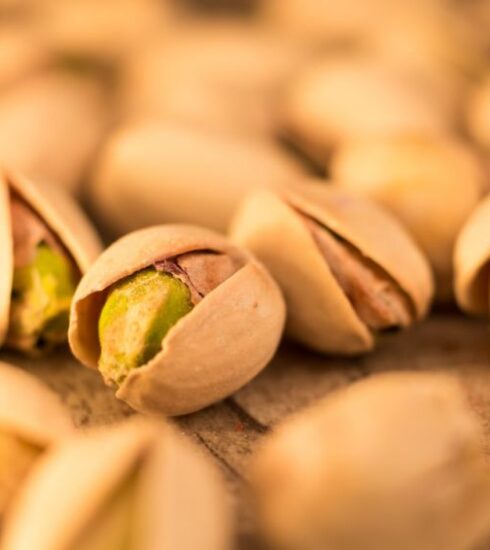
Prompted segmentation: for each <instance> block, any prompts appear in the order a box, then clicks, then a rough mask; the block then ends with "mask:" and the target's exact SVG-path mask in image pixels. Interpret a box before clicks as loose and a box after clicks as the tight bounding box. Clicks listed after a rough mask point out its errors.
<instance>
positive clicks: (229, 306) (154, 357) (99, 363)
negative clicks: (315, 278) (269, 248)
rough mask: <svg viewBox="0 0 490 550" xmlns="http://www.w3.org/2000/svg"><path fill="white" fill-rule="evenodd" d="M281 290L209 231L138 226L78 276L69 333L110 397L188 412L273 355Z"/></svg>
mask: <svg viewBox="0 0 490 550" xmlns="http://www.w3.org/2000/svg"><path fill="white" fill-rule="evenodd" d="M284 318H285V307H284V302H283V298H282V296H281V293H280V291H279V288H278V287H277V285H276V283H275V282H274V280H273V279H272V278H271V276H270V275H269V273H268V272H267V271H266V270H265V268H264V267H263V266H262V265H261V264H260V263H259V262H257V261H256V260H255V259H254V258H253V257H252V256H251V255H250V254H249V253H248V252H245V251H244V250H242V249H240V248H239V247H237V246H234V245H232V244H231V243H229V242H228V241H227V240H226V239H225V238H224V237H222V236H221V235H218V234H217V233H214V232H212V231H209V230H206V229H202V228H198V227H194V226H184V225H167V226H155V227H152V228H148V229H143V230H140V231H136V232H134V233H131V234H129V235H127V236H126V237H124V238H122V239H120V240H119V241H117V242H116V243H114V244H113V245H112V246H111V247H109V248H108V249H107V250H106V251H105V252H104V253H103V254H102V255H101V256H100V257H99V259H98V260H97V261H96V262H95V263H94V265H93V266H92V267H91V269H90V270H89V271H88V273H87V274H86V275H85V277H84V278H83V279H82V281H81V283H80V285H79V287H78V289H77V291H76V293H75V297H74V300H73V306H72V313H71V320H70V330H69V339H70V345H71V348H72V351H73V353H74V354H75V356H76V357H78V359H80V361H81V362H82V363H84V364H85V365H87V366H89V367H92V368H98V369H99V371H100V372H101V373H102V375H103V376H104V379H105V380H106V382H108V383H112V384H114V385H115V386H116V388H117V392H116V396H117V397H119V398H120V399H123V400H124V401H126V402H127V403H129V404H130V405H131V406H132V407H133V408H135V409H136V410H138V411H142V412H152V413H164V414H171V415H177V414H184V413H187V412H191V411H194V410H197V409H200V408H202V407H204V406H206V405H209V404H211V403H213V402H215V401H218V400H220V399H222V398H224V397H226V396H227V395H229V394H231V393H233V392H234V391H236V390H237V389H238V388H240V387H241V386H243V385H244V384H246V383H247V382H248V381H249V380H250V379H251V378H253V377H254V376H255V375H256V374H257V373H258V372H259V371H260V370H262V369H263V368H264V367H265V366H266V365H267V363H268V362H269V361H270V359H271V358H272V356H273V355H274V353H275V350H276V348H277V345H278V344H279V340H280V338H281V335H282V330H283V325H284Z"/></svg>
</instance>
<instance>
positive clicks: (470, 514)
mask: <svg viewBox="0 0 490 550" xmlns="http://www.w3.org/2000/svg"><path fill="white" fill-rule="evenodd" d="M482 441H483V434H482V430H481V429H480V426H479V423H478V421H477V419H476V417H474V415H473V413H472V411H471V410H470V408H469V406H468V404H467V403H466V399H465V395H464V392H463V391H462V389H461V386H460V384H459V383H458V382H457V381H456V380H455V379H453V378H452V377H450V376H446V375H442V374H433V373H408V372H406V373H388V374H381V375H375V376H372V377H370V378H368V379H367V380H364V381H361V382H357V383H355V384H352V385H351V386H349V387H348V388H346V389H342V390H339V391H337V392H335V393H334V394H332V395H331V396H328V397H327V398H326V399H324V400H322V401H320V402H319V403H317V404H316V405H314V406H313V407H312V408H310V409H307V410H305V411H303V412H300V413H299V414H298V415H297V416H296V417H294V418H292V419H290V420H286V421H285V422H284V424H283V425H282V426H279V428H278V429H277V431H276V432H275V433H274V434H273V435H272V436H270V437H269V438H268V440H266V442H265V443H264V445H263V448H262V449H259V451H258V452H257V454H256V457H255V459H254V462H253V465H252V472H251V475H250V478H251V481H252V487H253V489H254V493H253V494H254V496H255V501H254V504H255V506H256V509H257V510H258V517H259V521H260V524H261V527H262V530H263V532H264V534H265V535H266V536H267V538H268V539H269V540H270V541H271V542H272V544H273V547H274V548H278V549H282V550H286V549H287V550H317V549H319V548H322V549H324V548H325V549H326V548H328V549H329V550H354V549H358V548H363V549H366V550H393V549H394V548H397V549H399V550H414V549H415V548H417V549H418V550H434V549H436V548H441V549H442V548H444V549H445V550H470V549H474V548H475V547H476V544H477V543H479V542H481V540H482V539H484V538H485V537H486V535H488V531H489V529H490V524H489V517H490V512H489V502H490V472H489V469H488V464H487V463H486V460H485V454H484V449H483V444H482Z"/></svg>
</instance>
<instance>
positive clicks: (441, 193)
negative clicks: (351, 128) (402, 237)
mask: <svg viewBox="0 0 490 550" xmlns="http://www.w3.org/2000/svg"><path fill="white" fill-rule="evenodd" d="M330 170H331V171H330V173H331V177H332V180H333V183H335V184H336V185H338V186H339V187H341V188H343V189H346V190H348V191H349V190H351V191H354V192H357V193H360V194H361V195H364V196H366V197H368V198H371V199H373V200H375V201H376V202H378V203H379V204H381V205H382V206H384V207H386V208H387V209H388V210H390V211H391V212H392V213H393V214H394V215H395V216H396V217H397V218H398V219H399V220H401V221H402V222H403V224H404V225H405V227H406V228H407V229H408V230H409V232H410V233H411V235H412V236H413V237H414V239H415V241H416V242H417V244H418V245H419V246H420V247H421V249H422V250H423V251H424V252H425V254H426V255H427V258H428V259H429V261H430V263H431V265H432V267H433V269H434V274H435V277H436V283H437V284H436V286H437V296H438V298H439V299H442V300H444V299H446V300H447V299H450V298H451V295H452V275H453V273H452V257H453V248H454V242H455V240H456V237H457V234H458V232H459V230H460V229H461V226H462V225H463V223H464V222H465V221H466V219H467V217H468V216H469V214H470V212H471V211H472V210H473V208H474V207H475V206H476V204H477V202H478V200H479V199H480V196H481V193H482V189H483V174H482V170H481V168H480V165H479V162H478V159H477V158H476V156H475V155H474V154H473V153H472V151H471V150H470V149H469V148H467V147H466V146H465V145H464V144H463V143H461V142H458V141H456V140H453V139H451V138H448V137H440V138H436V139H434V138H429V137H422V136H394V137H389V138H378V139H373V138H371V139H364V140H356V141H354V142H350V143H346V144H345V145H344V146H342V147H340V149H339V150H338V151H337V153H336V154H335V155H334V157H333V159H332V163H331V167H330Z"/></svg>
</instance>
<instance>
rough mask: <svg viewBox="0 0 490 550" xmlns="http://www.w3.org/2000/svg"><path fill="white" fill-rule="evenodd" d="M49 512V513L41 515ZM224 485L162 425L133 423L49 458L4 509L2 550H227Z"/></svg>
mask: <svg viewBox="0 0 490 550" xmlns="http://www.w3.org/2000/svg"><path fill="white" fill-rule="evenodd" d="M53 506H55V509H56V513H46V511H47V510H52V509H53ZM230 547H231V513H230V510H229V507H228V503H227V498H226V493H225V489H224V486H223V482H222V480H221V478H220V475H219V473H218V472H217V471H215V467H214V465H213V464H212V463H211V462H210V461H209V459H207V458H206V457H205V456H204V455H202V454H201V451H200V449H198V448H195V447H194V445H193V444H192V443H191V442H190V441H188V440H186V439H184V438H183V436H181V435H180V434H178V433H177V432H176V430H175V429H174V428H173V427H172V426H170V425H169V424H167V423H164V422H157V421H152V420H145V419H143V418H137V419H131V420H129V421H126V422H125V423H122V424H120V425H117V426H115V427H111V428H107V427H106V428H99V429H96V430H93V431H91V432H87V433H85V434H82V435H77V436H75V437H73V438H70V439H69V440H67V441H66V442H64V443H63V444H62V445H59V446H58V447H57V448H55V449H53V450H52V451H51V452H50V453H48V454H47V456H46V457H45V459H44V460H43V463H42V464H40V465H39V467H38V468H36V470H35V471H34V472H33V473H32V475H31V476H30V478H29V481H28V483H26V485H25V486H24V488H23V490H22V492H21V494H20V495H19V497H18V498H17V500H16V502H15V506H13V507H12V508H11V512H10V513H9V515H8V517H7V520H6V524H5V534H4V538H3V545H2V546H1V548H2V549H5V550H7V549H8V550H21V549H22V550H27V549H28V548H29V549H31V550H32V549H33V548H36V550H156V549H160V548H171V549H172V550H193V549H195V548H200V549H203V550H228V549H229V548H230Z"/></svg>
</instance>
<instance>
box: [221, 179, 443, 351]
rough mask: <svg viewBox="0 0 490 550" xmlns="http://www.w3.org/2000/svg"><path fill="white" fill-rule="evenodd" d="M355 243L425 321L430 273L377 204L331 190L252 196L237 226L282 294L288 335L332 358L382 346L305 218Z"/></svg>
mask: <svg viewBox="0 0 490 550" xmlns="http://www.w3.org/2000/svg"><path fill="white" fill-rule="evenodd" d="M298 210H299V211H300V212H302V213H304V214H307V215H308V216H309V217H311V218H312V219H314V220H315V221H317V222H318V223H320V224H321V225H323V226H324V227H326V228H327V229H328V230H330V231H331V232H333V233H334V234H336V235H338V236H339V237H340V238H342V239H343V240H345V241H347V242H348V243H350V244H351V245H352V246H353V247H355V249H357V250H358V251H359V252H360V253H361V254H362V255H363V256H364V257H366V258H367V259H369V260H371V261H372V262H374V263H375V264H376V265H377V266H379V267H380V268H381V269H382V270H383V271H384V272H385V273H386V274H387V275H388V276H389V277H390V278H391V279H392V280H393V281H394V282H395V283H396V284H397V286H398V287H399V288H400V289H401V291H402V293H403V294H404V295H405V296H406V297H407V298H408V299H409V302H410V303H411V305H412V308H413V313H414V317H415V318H416V319H421V318H423V317H424V316H425V314H426V313H427V310H428V308H429V305H430V301H431V297H432V293H433V283H432V276H431V272H430V268H429V266H428V264H427V261H426V259H425V257H424V256H423V255H422V253H421V252H420V251H419V249H418V248H417V246H416V245H415V243H414V242H413V241H412V239H411V238H410V236H409V235H408V234H407V233H406V231H405V230H404V229H403V228H402V227H401V225H400V224H399V223H398V222H397V220H396V219H394V218H393V217H392V216H391V215H390V214H389V213H388V212H385V211H384V209H382V208H380V207H378V206H377V205H376V204H374V203H372V202H370V201H368V200H366V199H364V198H362V197H359V196H357V195H355V194H352V193H348V192H345V191H342V190H340V189H337V188H335V187H333V186H329V185H327V184H325V183H302V185H301V187H299V188H298V189H297V190H296V191H294V192H293V191H284V192H282V193H281V194H278V193H274V192H271V191H265V190H264V191H257V192H255V193H252V194H250V196H249V197H248V198H247V199H246V200H245V201H244V203H243V204H242V206H241V208H240V210H239V211H238V212H237V215H236V217H235V219H234V220H233V222H232V225H231V236H232V240H234V241H235V242H237V243H238V244H240V245H242V246H244V247H246V248H247V249H248V250H250V251H251V252H252V253H253V254H254V255H255V256H256V257H257V258H258V259H259V260H261V261H262V262H263V263H264V265H265V266H266V267H267V268H268V269H269V271H270V273H271V274H272V276H273V277H274V278H275V279H276V281H277V282H278V283H279V286H280V287H281V289H282V291H283V293H284V296H285V299H286V304H287V308H288V320H287V326H286V330H287V332H288V333H289V334H290V335H291V336H292V337H293V338H294V339H296V340H298V341H300V342H302V343H303V344H305V345H307V346H310V347H312V348H313V349H315V350H317V351H320V352H324V353H342V354H349V355H350V354H358V353H362V352H366V351H369V350H371V349H372V348H373V347H374V345H375V339H374V335H373V333H372V332H371V331H370V330H369V329H368V327H367V326H366V325H365V324H364V322H363V321H362V320H361V319H360V318H359V317H358V315H357V313H356V311H355V310H354V308H353V307H352V305H351V303H350V301H349V300H348V298H347V297H346V295H345V293H344V291H343V290H342V288H341V286H340V285H339V283H338V282H337V280H336V279H335V277H334V276H333V274H332V271H331V269H330V268H329V265H328V263H327V260H326V259H325V258H324V256H323V255H322V254H321V252H320V249H319V247H318V246H317V244H316V242H315V241H314V239H313V236H312V235H311V233H310V231H309V230H308V228H307V227H306V225H305V224H304V222H303V221H302V220H301V218H300V216H299V215H298V213H297V211H298Z"/></svg>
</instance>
